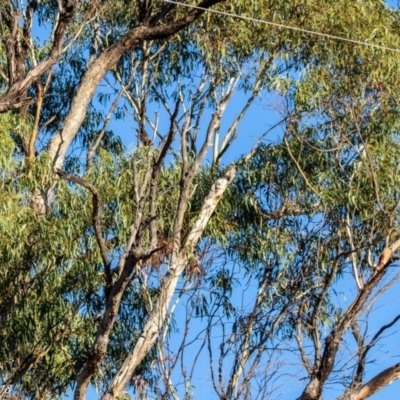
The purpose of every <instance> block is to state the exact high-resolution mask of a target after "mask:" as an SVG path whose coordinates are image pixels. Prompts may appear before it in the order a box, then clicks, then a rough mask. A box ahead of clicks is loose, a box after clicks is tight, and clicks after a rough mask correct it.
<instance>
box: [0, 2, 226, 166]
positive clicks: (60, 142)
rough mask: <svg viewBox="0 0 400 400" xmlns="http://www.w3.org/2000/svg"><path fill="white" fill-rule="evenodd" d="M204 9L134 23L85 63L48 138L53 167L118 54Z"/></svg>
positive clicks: (169, 31)
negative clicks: (165, 21)
mask: <svg viewBox="0 0 400 400" xmlns="http://www.w3.org/2000/svg"><path fill="white" fill-rule="evenodd" d="M222 1H223V0H204V1H203V2H201V3H200V4H199V5H198V6H199V7H201V8H204V9H207V8H209V7H211V6H213V5H214V4H217V3H220V2H222ZM205 11H206V10H203V9H193V10H192V11H190V12H189V13H188V14H187V15H186V16H185V17H183V18H181V19H179V20H178V21H175V22H173V23H171V24H169V25H167V26H147V25H141V26H138V27H136V28H134V29H133V30H131V31H130V32H128V33H127V34H125V35H124V36H123V37H122V38H121V39H120V40H119V41H118V42H117V43H115V44H114V45H113V46H112V47H110V48H109V49H107V50H106V51H104V52H103V53H102V54H100V56H99V57H98V58H97V59H96V60H94V61H93V62H92V63H91V64H90V65H89V67H88V69H87V71H86V72H85V74H84V75H83V78H82V81H81V83H80V85H79V88H78V89H77V92H76V94H75V96H74V99H73V101H72V104H71V109H70V111H69V113H68V116H67V117H66V119H65V121H64V123H63V126H62V128H61V130H60V132H58V133H57V134H56V135H55V136H54V137H53V138H52V140H51V141H50V144H49V155H50V157H51V159H52V160H53V165H54V168H55V169H58V168H60V169H61V168H62V166H63V164H64V159H65V156H66V153H67V151H68V148H69V146H70V145H71V142H72V141H73V140H74V138H75V136H76V134H77V133H78V130H79V128H80V127H81V125H82V123H83V120H84V118H85V116H86V110H87V107H88V105H89V103H90V101H91V100H92V98H93V95H94V92H95V91H96V89H97V87H98V85H99V84H100V82H101V80H102V79H103V78H104V76H105V74H106V73H107V71H108V70H109V69H110V68H111V67H113V66H114V65H115V64H116V63H117V62H118V60H119V59H120V58H121V57H122V55H123V54H124V53H125V52H126V51H128V50H130V49H132V48H133V47H134V46H135V45H136V44H137V43H140V42H142V41H145V40H156V39H165V38H168V37H170V36H172V35H174V34H175V33H177V32H179V31H181V30H182V29H184V28H186V27H187V26H189V25H190V24H191V23H192V22H193V21H195V20H196V19H198V18H199V17H200V16H201V15H202V14H203V13H204V12H205ZM0 111H1V110H0Z"/></svg>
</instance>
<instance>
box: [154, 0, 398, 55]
mask: <svg viewBox="0 0 400 400" xmlns="http://www.w3.org/2000/svg"><path fill="white" fill-rule="evenodd" d="M162 1H163V2H165V3H171V4H176V5H178V6H184V7H188V8H194V9H197V10H203V11H207V12H210V13H214V14H219V15H224V16H226V17H233V18H239V19H242V20H245V21H251V22H257V23H261V24H265V25H270V26H274V27H276V28H280V29H289V30H292V31H297V32H302V33H307V34H309V35H315V36H321V37H324V38H327V39H331V40H339V41H342V42H347V43H353V44H358V45H362V46H368V47H373V48H376V49H381V50H385V51H393V52H395V53H400V49H396V48H394V47H387V46H382V45H380V44H374V43H368V42H364V41H362V40H357V39H349V38H345V37H343V36H336V35H331V34H329V33H323V32H318V31H313V30H310V29H303V28H298V27H296V26H291V25H285V24H279V23H277V22H271V21H266V20H264V19H259V18H253V17H246V16H243V15H239V14H234V13H229V12H226V11H219V10H214V9H213V8H205V7H200V6H195V5H192V4H186V3H182V2H180V1H175V0H162Z"/></svg>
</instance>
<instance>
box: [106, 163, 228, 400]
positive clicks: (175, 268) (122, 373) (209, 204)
mask: <svg viewBox="0 0 400 400" xmlns="http://www.w3.org/2000/svg"><path fill="white" fill-rule="evenodd" d="M234 176H235V169H234V167H230V168H229V169H228V171H227V172H226V174H225V175H224V176H223V177H221V178H219V179H218V180H217V181H216V182H215V183H214V185H213V186H212V188H211V190H210V192H209V194H208V196H207V197H206V199H205V201H204V203H203V206H202V208H201V211H200V214H199V217H198V219H197V221H196V223H195V225H194V226H193V228H192V230H191V231H190V234H189V236H188V239H187V241H186V243H185V246H184V247H183V249H182V250H181V251H180V252H179V253H177V254H176V255H175V256H174V258H173V259H172V260H171V264H170V267H169V271H168V273H167V275H166V276H165V277H164V279H163V281H162V284H161V287H160V291H159V296H158V299H157V302H156V304H155V305H154V307H153V310H152V311H151V313H150V315H149V319H148V321H147V322H146V324H145V326H144V328H143V331H142V333H141V335H140V336H139V339H138V341H137V342H136V344H135V346H134V347H133V349H132V350H131V351H130V353H129V355H128V356H127V357H126V359H125V361H124V363H123V365H122V367H121V369H120V370H119V371H118V373H117V375H116V376H115V377H114V379H113V380H112V382H111V384H110V386H109V387H108V389H107V392H106V393H105V394H104V396H103V397H102V400H111V399H115V398H117V397H118V396H120V395H121V393H122V392H123V391H124V389H125V387H126V384H127V383H128V381H129V379H130V378H131V376H132V374H133V373H134V371H135V369H136V368H137V367H138V366H139V364H140V363H141V362H142V360H143V358H144V357H145V356H146V354H147V353H148V352H149V350H150V349H151V347H152V346H153V345H154V343H155V341H156V339H157V336H158V334H159V332H160V330H161V328H162V326H163V324H164V322H165V318H166V315H167V312H168V307H169V304H170V302H171V299H172V297H173V295H174V292H175V288H176V285H177V283H178V280H179V278H180V276H181V275H182V273H183V271H184V269H185V267H186V266H187V265H188V264H189V262H190V258H191V257H192V255H193V249H194V247H195V246H196V245H197V243H198V241H199V239H200V237H201V235H202V233H203V231H204V229H205V227H206V226H207V224H208V221H209V220H210V218H211V215H212V213H213V212H214V210H215V208H216V206H217V204H218V202H219V200H220V198H221V196H222V195H223V193H224V191H225V190H226V188H227V187H228V185H229V184H230V183H231V182H232V180H233V178H234Z"/></svg>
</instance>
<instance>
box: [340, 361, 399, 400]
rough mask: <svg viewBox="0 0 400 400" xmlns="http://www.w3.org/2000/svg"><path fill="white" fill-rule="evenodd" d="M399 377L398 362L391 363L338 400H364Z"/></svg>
mask: <svg viewBox="0 0 400 400" xmlns="http://www.w3.org/2000/svg"><path fill="white" fill-rule="evenodd" d="M399 378H400V363H398V364H395V365H393V366H392V367H389V368H387V369H385V370H384V371H382V372H380V373H379V374H378V375H376V376H374V377H373V378H372V379H370V380H369V381H368V382H367V383H366V384H364V385H362V386H361V387H359V388H357V389H353V390H349V391H348V392H347V393H345V394H344V395H343V396H341V397H339V398H338V400H364V399H366V398H368V397H370V396H372V395H373V394H374V393H376V392H379V391H380V390H381V389H383V388H384V387H385V386H387V385H390V384H391V383H392V382H393V381H394V380H396V379H399Z"/></svg>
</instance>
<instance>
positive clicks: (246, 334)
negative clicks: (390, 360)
mask: <svg viewBox="0 0 400 400" xmlns="http://www.w3.org/2000/svg"><path fill="white" fill-rule="evenodd" d="M220 3H221V4H220ZM185 4H186V5H191V6H193V5H194V4H192V3H191V2H190V3H185ZM217 5H218V7H219V8H216V10H217V11H220V12H222V13H223V14H213V13H207V14H206V15H204V14H205V10H207V9H210V7H212V6H217ZM196 6H197V7H196V8H187V7H184V6H182V5H179V6H178V4H176V3H174V2H167V1H137V2H132V3H130V4H127V3H126V2H122V1H121V2H118V1H117V2H115V1H113V2H111V1H100V2H96V1H91V2H86V1H82V2H81V1H78V0H66V1H59V2H52V1H37V2H29V3H24V2H18V3H17V2H14V1H9V2H4V3H2V5H1V8H0V9H1V21H0V22H1V35H2V42H1V48H0V51H1V53H2V56H3V57H2V63H1V89H2V93H1V97H0V99H1V100H0V110H1V112H2V113H3V114H2V115H1V122H2V124H1V129H0V135H1V142H2V148H1V150H0V152H1V153H0V154H1V157H0V162H1V168H2V181H1V185H2V196H1V199H0V202H1V207H0V209H1V214H0V229H1V232H2V239H3V240H2V242H1V245H0V246H1V247H0V248H1V251H0V254H1V271H0V276H1V281H0V288H1V289H0V290H1V294H2V295H1V302H0V315H1V321H2V324H1V327H0V335H1V341H2V348H1V350H0V367H1V383H2V387H1V389H0V395H1V396H3V397H5V398H7V397H9V398H10V396H11V397H12V396H14V398H55V397H57V396H60V395H62V394H63V393H65V392H66V391H68V389H69V388H71V386H72V387H73V390H74V398H75V399H83V398H85V395H86V392H87V388H88V385H89V384H90V383H92V384H94V385H97V386H98V387H99V390H100V391H101V392H102V398H103V399H112V398H121V397H122V396H123V395H124V390H125V389H126V388H128V387H130V386H133V387H134V388H135V389H136V392H137V393H138V396H139V397H142V398H144V396H146V394H145V393H144V392H145V391H144V386H145V385H144V384H143V382H147V383H148V384H149V386H150V387H151V390H152V391H153V393H154V394H155V395H156V396H158V397H176V396H177V389H176V388H175V386H176V385H175V383H174V382H173V379H174V375H173V371H172V367H173V364H176V363H171V362H170V360H171V358H169V355H167V354H166V350H165V347H164V345H165V344H166V343H167V340H168V339H169V335H172V332H173V328H174V326H177V327H178V328H179V327H181V328H184V327H185V324H182V325H181V326H180V325H179V321H178V319H177V318H176V319H174V317H173V312H172V311H173V308H172V309H169V307H170V305H171V301H172V300H173V299H174V296H175V297H176V298H182V297H185V296H187V295H188V294H190V295H192V292H191V291H190V290H189V289H188V287H190V286H191V285H193V286H194V287H195V288H196V289H198V290H199V291H200V292H201V291H204V290H208V289H210V293H212V296H211V299H210V300H209V301H210V302H212V304H213V307H214V311H213V312H212V313H210V312H209V310H208V309H207V307H206V306H205V305H204V304H201V307H202V308H201V309H202V311H201V312H203V313H205V314H206V317H207V321H208V322H209V323H208V325H207V329H206V340H208V343H209V354H210V355H211V356H212V354H213V346H215V345H213V344H210V343H211V339H212V338H213V334H212V330H213V329H214V327H215V325H214V319H213V318H214V316H215V315H217V313H220V312H221V310H223V312H224V313H225V317H226V318H228V319H227V320H225V319H224V318H225V317H224V318H223V319H222V320H221V324H222V326H223V325H224V324H226V323H228V324H229V323H230V321H233V325H232V327H233V328H232V329H233V331H232V335H231V336H230V337H229V338H227V336H223V338H224V341H223V342H222V343H221V346H220V348H221V357H220V361H219V364H218V368H219V370H218V368H217V370H218V372H217V373H216V372H215V371H216V370H215V365H214V364H213V361H210V372H211V379H212V381H213V383H214V387H215V390H216V392H217V394H218V396H219V397H220V398H224V399H225V398H229V399H230V398H240V397H244V398H249V397H250V396H253V395H254V391H252V390H251V386H250V382H252V380H254V379H255V378H256V374H255V371H256V370H257V367H258V365H259V363H260V361H261V360H262V359H263V357H265V355H267V356H268V354H270V353H268V352H269V351H270V349H271V347H270V344H271V343H272V342H273V340H274V339H280V340H282V339H284V338H288V339H290V338H292V337H294V334H295V333H296V338H297V339H298V349H299V351H300V355H301V359H302V362H303V364H304V366H305V367H306V371H307V373H308V374H309V384H308V385H307V387H306V389H305V390H304V394H303V395H302V398H310V399H311V398H312V399H314V398H319V397H320V394H321V392H322V389H323V387H324V385H325V384H326V381H327V378H328V376H329V375H330V373H331V372H332V369H333V362H334V360H335V356H336V354H337V351H338V341H339V340H340V339H342V338H343V337H344V335H345V333H347V332H348V330H349V328H352V329H353V331H354V332H359V331H360V330H359V329H358V326H357V324H356V321H357V318H356V317H358V315H359V314H360V312H361V311H362V310H363V309H364V307H366V305H367V301H368V298H369V297H368V296H369V295H370V294H371V292H372V291H373V290H375V289H376V288H377V285H378V284H379V282H380V281H381V280H382V279H383V278H384V277H385V276H386V271H387V270H388V269H387V268H386V267H387V266H388V265H389V264H390V263H391V260H392V259H393V258H392V256H393V254H394V252H395V251H396V249H397V247H396V246H397V245H396V243H397V241H396V226H397V225H396V222H397V214H396V213H397V199H396V190H395V188H396V185H397V181H396V179H395V177H393V180H390V179H389V177H388V174H389V173H390V171H389V172H388V169H387V168H380V167H379V165H382V166H383V165H388V166H391V165H394V164H395V163H396V160H397V158H396V157H397V153H396V151H395V150H396V146H397V144H396V143H397V141H396V138H395V136H394V133H395V132H396V130H397V126H396V118H397V111H396V98H397V93H398V91H397V87H396V85H395V84H393V82H394V76H395V75H396V74H395V72H396V70H397V68H398V59H397V58H396V56H392V55H390V57H388V56H387V54H386V53H383V52H381V51H378V50H371V49H368V50H367V49H363V48H359V47H355V46H353V47H352V46H349V45H348V44H346V45H344V44H343V45H341V46H339V45H338V44H337V43H335V42H332V41H330V40H323V39H321V38H318V39H317V38H314V37H310V36H309V35H308V34H306V33H299V32H298V31H291V30H282V29H280V28H276V27H273V26H269V25H263V24H260V23H258V22H250V20H243V19H241V20H237V19H234V18H232V17H230V16H229V14H231V13H232V12H234V13H237V14H240V15H241V16H242V17H249V18H254V17H256V18H260V17H261V18H264V19H268V20H270V21H273V22H275V23H288V22H290V23H291V24H293V25H297V26H304V27H306V28H307V29H318V30H324V31H326V32H327V33H331V34H335V35H344V36H346V35H348V34H349V32H351V33H352V34H357V35H359V36H360V37H366V36H367V37H368V38H371V37H373V38H374V40H375V42H376V43H377V44H378V45H391V46H394V44H393V43H397V42H398V39H397V35H396V26H397V25H396V24H397V23H398V16H397V14H396V13H394V12H391V11H390V10H388V9H386V8H385V6H384V5H383V4H382V3H381V2H377V1H370V2H362V4H361V3H355V4H353V5H351V7H352V8H353V9H354V10H353V11H354V12H352V13H350V12H349V10H348V9H349V5H348V3H347V2H345V1H338V2H335V3H334V4H331V2H329V1H320V0H318V1H317V0H315V1H310V2H307V4H305V3H303V2H298V1H290V2H287V1H285V2H280V1H279V2H276V1H253V2H242V1H239V0H235V1H233V0H232V1H226V2H223V3H222V2H221V1H219V0H204V1H203V2H200V3H196ZM321 8H323V9H324V10H325V12H324V14H323V15H321V13H320V12H319V11H320V9H321ZM338 15H341V16H342V17H341V18H340V19H339V20H336V19H335V18H337V16H338ZM353 15H360V16H362V18H361V17H360V19H354V18H353V17H352V16H353ZM333 17H335V18H333ZM36 29H37V30H36ZM36 32H37V33H36ZM35 35H37V36H38V37H37V38H34V36H35ZM300 70H301V71H303V75H302V76H301V77H300V78H299V71H300ZM237 91H241V93H242V96H243V98H244V101H243V105H242V108H241V109H240V110H239V111H238V113H237V116H235V117H233V118H232V117H231V118H230V119H229V116H228V115H226V116H225V115H224V114H227V111H228V110H229V103H230V102H231V101H232V99H233V98H234V96H235V93H236V92H237ZM268 94H273V95H274V96H276V97H275V98H277V99H279V101H282V104H284V105H285V104H286V103H285V102H287V104H286V105H285V107H283V108H279V107H278V111H279V112H280V113H281V114H282V123H281V126H283V128H284V129H285V136H284V140H283V142H282V143H280V144H279V145H277V146H276V147H273V148H270V147H267V148H265V147H262V146H261V147H259V148H257V147H256V148H254V150H253V151H251V152H250V153H249V154H247V155H245V156H244V157H243V158H239V161H238V162H237V163H230V164H229V163H228V162H226V161H225V162H224V159H223V157H224V156H226V154H227V153H228V150H229V149H230V147H231V146H232V143H234V141H235V139H236V138H237V137H238V136H239V137H240V133H242V134H243V131H244V132H246V128H244V127H243V125H240V122H241V121H242V120H243V118H244V116H245V114H246V112H247V111H248V110H249V108H250V107H251V105H252V104H253V103H254V101H255V100H256V99H257V98H258V97H260V96H266V95H268ZM279 96H280V97H279ZM224 117H225V119H224ZM116 120H121V121H123V123H124V126H123V127H122V124H121V123H120V124H117V123H115V121H116ZM111 121H114V124H112V123H111V124H110V122H111ZM226 121H228V123H227V122H226ZM313 121H317V122H316V123H315V124H314V122H313ZM378 129H379V130H380V135H377V134H375V133H376V130H378ZM129 130H132V131H133V132H134V135H132V136H131V137H130V139H129V141H130V142H132V143H133V145H132V146H131V147H130V150H128V151H124V149H123V147H124V146H123V143H122V139H121V137H123V135H124V134H126V132H125V131H129ZM246 133H247V132H246ZM255 144H256V141H255ZM369 146H371V148H369ZM385 146H389V148H390V149H391V150H392V151H391V152H388V153H385V152H384V149H385ZM363 149H365V150H363ZM381 161H382V164H380V163H381ZM360 163H361V164H360ZM362 163H364V164H362ZM358 165H363V167H361V168H360V167H357V166H358ZM235 170H239V176H238V178H237V179H236V180H235ZM349 182H350V183H353V187H355V188H357V189H354V190H350V191H349V190H348V185H349ZM232 183H234V184H233V186H232ZM360 188H362V189H360ZM392 203H393V204H392ZM361 204H363V207H361V206H360V205H361ZM217 206H218V207H217ZM360 209H362V212H361V211H360ZM213 213H214V217H213V218H211V215H212V214H213ZM384 216H386V217H387V220H388V221H389V228H390V235H388V231H387V230H385V229H386V226H385V221H386V220H385V218H384ZM306 222H308V224H306ZM348 230H350V234H349V233H347V236H346V237H345V236H344V233H346V232H348ZM305 232H306V233H307V235H304V233H305ZM343 232H344V233H343ZM365 232H367V234H368V235H364V233H365ZM385 237H387V238H388V239H387V243H385V244H383V243H384V242H383V239H384V238H385ZM370 238H372V239H370ZM371 240H373V243H371ZM342 248H344V250H343V251H344V253H343V254H344V255H343V254H342ZM360 249H362V250H360ZM382 249H383V250H384V251H383V253H382V254H383V255H384V256H382V257H380V258H379V257H378V256H379V252H380V251H381V250H382ZM214 251H218V253H216V254H217V256H218V257H217V258H216V259H214V260H213V266H215V269H214V270H213V269H211V270H210V271H208V272H207V269H206V268H205V266H203V265H202V259H203V258H204V257H206V258H207V257H208V258H210V257H212V255H213V252H214ZM357 251H358V252H357ZM335 252H336V253H335ZM348 254H350V255H351V264H350V263H349V262H347V258H346V255H348ZM221 256H225V257H228V256H229V257H232V258H234V259H235V260H237V262H238V263H239V264H240V265H241V268H243V269H242V271H246V272H245V274H246V276H247V277H250V278H249V279H250V280H251V282H252V284H253V287H254V284H255V287H257V295H256V296H255V302H254V306H253V311H251V312H250V313H247V311H246V310H242V312H241V313H239V312H238V311H237V307H236V308H235V306H234V301H233V299H232V296H233V290H232V278H231V272H230V270H229V268H223V269H219V267H218V265H219V262H220V260H221ZM365 257H367V258H365ZM374 257H375V258H376V262H375V264H376V265H378V267H379V268H378V267H376V268H375V271H376V272H375V273H372V272H370V271H369V269H368V268H367V267H366V265H369V264H368V262H370V264H371V265H373V264H374V260H373V259H374ZM210 260H211V259H210ZM370 260H372V262H371V261H370ZM210 263H211V261H210ZM366 263H367V264H366ZM314 264H315V268H313V265H314ZM349 265H351V266H352V268H353V269H352V271H353V275H354V277H355V278H357V279H356V283H357V285H358V286H357V287H358V288H359V292H358V294H357V297H356V298H355V300H354V301H355V303H354V304H355V306H352V307H353V308H350V311H349V312H344V313H343V314H341V313H340V311H339V310H337V309H336V308H335V307H334V301H330V299H329V297H328V294H331V292H333V291H334V290H335V288H334V287H332V286H331V285H332V283H333V282H334V280H335V279H337V278H338V277H339V276H340V275H341V274H344V271H346V268H347V269H348V268H349ZM370 267H371V266H370ZM213 271H214V272H213ZM242 274H244V272H243V273H242ZM242 277H243V276H242ZM195 293H197V292H195ZM196 295H197V294H196ZM192 299H196V300H195V301H194V303H193V304H194V311H196V309H197V310H200V309H199V304H200V303H199V301H198V299H197V298H195V297H192ZM203 299H204V297H203ZM186 304H189V303H187V302H186ZM355 307H358V308H355ZM189 311H190V308H189ZM329 311H331V312H335V313H336V314H337V318H336V320H335V321H333V322H330V321H329V320H328V318H325V317H324V316H325V315H327V313H328V312H329ZM199 312H200V311H199ZM193 315H194V314H193ZM229 318H232V319H231V320H229ZM189 320H190V319H188V321H189ZM321 323H325V324H329V323H331V325H330V326H331V327H332V333H331V336H329V337H328V338H331V339H329V340H328V339H327V340H326V342H325V349H326V350H325V353H324V354H323V355H322V353H321V351H322V350H321V349H322V344H321V340H322V339H321V334H320V331H319V330H320V329H321ZM389 325H390V324H389ZM220 326H221V325H220ZM185 329H186V327H185ZM218 329H219V328H218ZM357 329H358V330H357ZM384 330H385V329H383V330H382V331H381V333H382V332H384ZM302 335H305V337H306V339H304V340H309V341H311V342H310V343H312V344H313V346H314V350H315V356H314V359H315V363H314V365H313V364H312V362H311V361H309V357H310V355H309V354H307V352H306V350H303V349H304V345H303V342H302V340H303V339H302ZM357 337H358V341H357V343H358V345H359V346H360V351H359V353H360V357H359V360H358V366H359V369H358V371H359V372H357V374H356V375H355V376H356V378H354V379H353V381H352V384H351V385H349V386H348V388H349V391H348V393H347V394H346V395H350V394H352V393H355V391H357V390H358V387H359V385H360V383H361V382H362V377H363V371H364V368H365V365H366V364H365V363H366V360H367V358H366V355H367V353H368V352H369V351H370V350H369V349H370V347H372V346H368V344H366V343H365V339H363V337H362V335H361V334H358V335H357ZM377 338H378V337H377ZM377 338H375V342H376V339H377ZM225 339H226V341H225ZM373 342H374V341H373ZM182 348H184V347H182ZM232 354H233V357H232V356H231V355H232ZM325 354H326V355H325ZM229 361H232V367H231V368H230V369H229V367H226V364H224V363H225V362H229ZM157 368H158V369H159V371H161V373H160V374H159V373H158V372H157ZM182 371H183V372H184V373H183V374H182V375H183V377H184V383H185V390H184V392H185V396H186V397H187V398H188V396H189V395H190V391H191V385H192V384H193V380H194V375H193V374H192V375H191V376H189V375H187V374H186V372H185V368H182ZM226 371H230V372H226ZM277 373H279V371H278V372H277ZM185 374H186V375H185ZM226 374H230V375H229V377H228V379H227V381H225V376H226ZM386 376H387V377H390V376H391V377H393V375H390V374H389V373H388V374H386ZM160 377H162V380H161V381H162V383H163V387H161V386H160V385H159V378H160ZM265 377H266V378H265V379H266V380H268V377H269V375H268V373H267V374H266V375H265ZM381 386H383V385H381ZM267 392H268V387H267V386H265V385H261V388H260V390H259V391H258V395H259V396H260V394H261V396H262V395H263V393H267ZM307 396H308V397H307ZM356 398H357V397H356ZM358 398H362V397H358Z"/></svg>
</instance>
